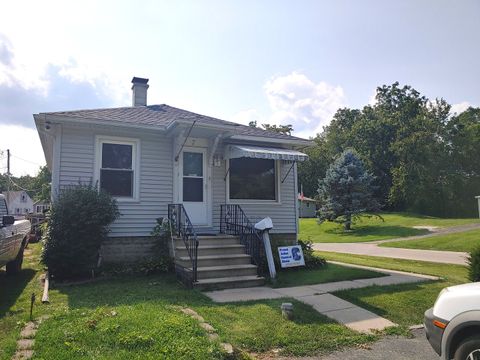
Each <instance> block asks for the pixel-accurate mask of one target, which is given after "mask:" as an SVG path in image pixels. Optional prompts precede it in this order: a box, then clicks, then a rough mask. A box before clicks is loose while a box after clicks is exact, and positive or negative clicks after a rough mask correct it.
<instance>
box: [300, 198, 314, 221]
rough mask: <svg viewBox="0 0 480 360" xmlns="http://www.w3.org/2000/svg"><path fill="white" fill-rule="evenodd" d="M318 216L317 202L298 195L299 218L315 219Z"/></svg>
mask: <svg viewBox="0 0 480 360" xmlns="http://www.w3.org/2000/svg"><path fill="white" fill-rule="evenodd" d="M316 216H317V200H315V199H312V198H309V197H306V196H303V197H302V196H301V195H300V194H298V217H301V218H314V217H316Z"/></svg>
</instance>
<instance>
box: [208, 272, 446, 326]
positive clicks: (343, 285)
mask: <svg viewBox="0 0 480 360" xmlns="http://www.w3.org/2000/svg"><path fill="white" fill-rule="evenodd" d="M342 265H344V266H351V267H358V268H364V269H370V270H374V271H377V272H382V273H385V275H386V276H384V277H379V278H373V279H360V280H351V281H339V282H331V283H325V284H318V285H305V286H295V287H289V288H278V289H273V288H269V287H266V286H262V287H253V288H243V289H226V290H218V291H210V292H206V293H205V295H206V296H208V297H209V298H210V299H212V300H213V301H215V302H218V303H227V302H238V301H250V300H266V299H279V298H294V299H295V300H298V301H301V302H303V303H305V304H308V305H311V306H312V307H313V308H314V309H315V310H316V311H318V312H319V313H321V314H322V315H325V316H327V317H329V318H331V319H333V320H335V321H337V322H339V323H341V324H343V325H345V326H347V327H349V328H351V329H353V330H356V331H362V332H371V331H372V330H383V329H385V328H387V327H389V326H395V324H394V323H392V322H391V321H390V320H387V319H385V318H382V317H380V316H378V315H376V314H374V313H372V312H370V311H368V310H365V309H362V308H361V307H358V306H356V305H354V304H352V303H350V302H348V301H345V300H343V299H340V298H338V297H336V296H334V295H332V294H330V292H335V291H339V290H347V289H356V288H362V287H367V286H372V285H378V286H386V285H396V284H408V283H417V282H423V281H429V280H436V279H438V278H437V277H434V276H428V275H420V274H412V273H405V272H401V271H392V270H385V269H378V268H372V267H367V266H356V265H351V264H342Z"/></svg>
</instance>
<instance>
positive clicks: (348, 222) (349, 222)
mask: <svg viewBox="0 0 480 360" xmlns="http://www.w3.org/2000/svg"><path fill="white" fill-rule="evenodd" d="M345 217H346V220H345V223H344V226H345V230H347V231H348V230H351V227H352V215H346V216H345Z"/></svg>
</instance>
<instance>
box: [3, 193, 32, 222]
mask: <svg viewBox="0 0 480 360" xmlns="http://www.w3.org/2000/svg"><path fill="white" fill-rule="evenodd" d="M2 194H3V195H5V199H6V200H7V206H8V213H9V214H12V215H16V216H23V215H27V214H28V213H31V212H32V211H33V200H32V198H31V197H30V195H28V193H27V192H26V191H23V190H22V191H4V192H3V193H2Z"/></svg>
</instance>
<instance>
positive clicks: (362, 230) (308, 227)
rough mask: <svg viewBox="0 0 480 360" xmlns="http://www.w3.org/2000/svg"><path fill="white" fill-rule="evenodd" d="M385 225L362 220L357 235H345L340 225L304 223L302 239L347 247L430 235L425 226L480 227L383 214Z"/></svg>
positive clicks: (464, 221) (467, 221)
mask: <svg viewBox="0 0 480 360" xmlns="http://www.w3.org/2000/svg"><path fill="white" fill-rule="evenodd" d="M381 216H382V217H383V219H384V221H382V220H381V219H379V218H377V217H372V218H362V219H361V220H359V221H358V222H357V224H356V225H354V226H353V231H349V232H345V231H343V228H342V227H340V226H339V225H338V224H336V223H332V222H324V223H322V224H318V222H317V219H300V231H299V238H300V239H302V240H309V241H312V242H318V243H321V242H324V243H331V242H336V243H340V242H342V243H345V242H366V241H375V240H386V239H394V238H400V237H407V236H414V235H424V234H428V232H429V231H428V230H427V229H421V228H415V227H423V226H435V227H449V226H458V225H464V224H471V223H478V222H479V219H441V218H435V217H431V216H424V215H418V214H410V213H383V214H381Z"/></svg>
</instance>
